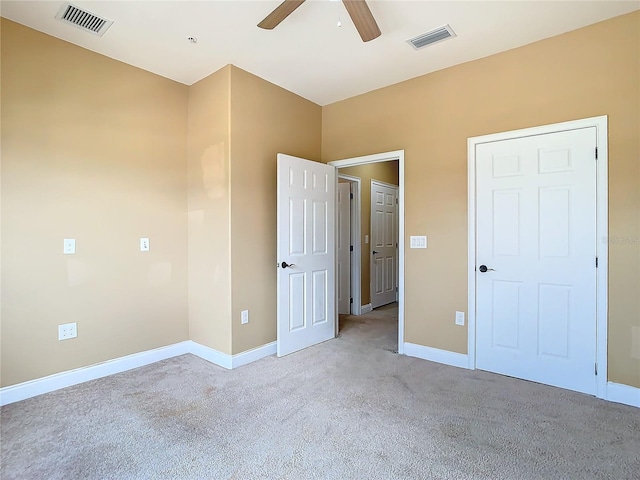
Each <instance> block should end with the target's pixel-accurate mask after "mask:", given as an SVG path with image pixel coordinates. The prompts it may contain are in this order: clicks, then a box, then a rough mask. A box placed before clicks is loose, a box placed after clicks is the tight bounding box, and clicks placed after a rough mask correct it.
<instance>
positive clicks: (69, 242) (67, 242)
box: [62, 238, 76, 255]
mask: <svg viewBox="0 0 640 480" xmlns="http://www.w3.org/2000/svg"><path fill="white" fill-rule="evenodd" d="M62 252H63V253H64V254H65V255H74V254H75V253H76V239H75V238H65V239H64V247H63V249H62Z"/></svg>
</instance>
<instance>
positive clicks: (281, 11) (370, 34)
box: [258, 0, 382, 42]
mask: <svg viewBox="0 0 640 480" xmlns="http://www.w3.org/2000/svg"><path fill="white" fill-rule="evenodd" d="M304 1H305V0H284V2H282V3H281V4H280V5H278V6H277V7H276V9H275V10H274V11H273V12H271V13H270V14H269V15H267V16H266V17H265V19H264V20H262V21H261V22H260V23H259V24H258V26H259V27H260V28H264V29H266V30H273V29H274V28H276V27H277V26H278V25H279V24H280V22H282V21H283V20H284V19H285V18H287V17H288V16H289V15H291V13H293V11H294V10H295V9H296V8H298V7H299V6H300V5H302V4H303V3H304ZM342 3H344V6H345V8H346V9H347V12H348V13H349V16H350V17H351V20H352V21H353V24H354V25H355V27H356V30H358V33H359V34H360V37H361V38H362V41H363V42H368V41H370V40H373V39H374V38H378V37H379V36H380V35H381V33H382V32H380V28H378V24H377V23H376V19H375V18H373V15H372V14H371V10H369V6H368V5H367V2H366V1H365V0H342Z"/></svg>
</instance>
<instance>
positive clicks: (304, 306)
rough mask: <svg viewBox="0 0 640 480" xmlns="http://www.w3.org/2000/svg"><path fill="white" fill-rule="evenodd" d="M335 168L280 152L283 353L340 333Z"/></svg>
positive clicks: (280, 324)
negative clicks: (336, 318) (336, 258)
mask: <svg viewBox="0 0 640 480" xmlns="http://www.w3.org/2000/svg"><path fill="white" fill-rule="evenodd" d="M335 170H336V169H335V167H333V166H329V165H325V164H323V163H318V162H312V161H309V160H304V159H301V158H296V157H292V156H289V155H283V154H278V174H277V175H278V187H277V214H278V220H277V224H278V225H277V230H278V233H277V237H278V238H277V244H278V274H277V282H278V286H277V290H278V301H277V304H278V305H277V317H278V318H277V326H278V328H277V330H278V331H277V335H278V341H277V346H278V347H277V348H278V356H282V355H287V354H289V353H292V352H295V351H297V350H301V349H303V348H306V347H309V346H311V345H315V344H316V343H320V342H323V341H325V340H329V339H330V338H333V337H334V336H335V325H336V323H335V316H336V311H335V295H336V294H335V248H334V246H335V199H336V197H335V195H336V191H335V183H336V177H335V175H336V173H335Z"/></svg>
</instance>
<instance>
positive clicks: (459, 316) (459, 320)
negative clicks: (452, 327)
mask: <svg viewBox="0 0 640 480" xmlns="http://www.w3.org/2000/svg"><path fill="white" fill-rule="evenodd" d="M456 325H460V326H461V327H464V312H456Z"/></svg>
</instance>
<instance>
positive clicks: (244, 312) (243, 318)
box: [240, 310, 249, 325]
mask: <svg viewBox="0 0 640 480" xmlns="http://www.w3.org/2000/svg"><path fill="white" fill-rule="evenodd" d="M240 321H241V322H242V324H243V325H244V324H246V323H249V310H242V312H240Z"/></svg>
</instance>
